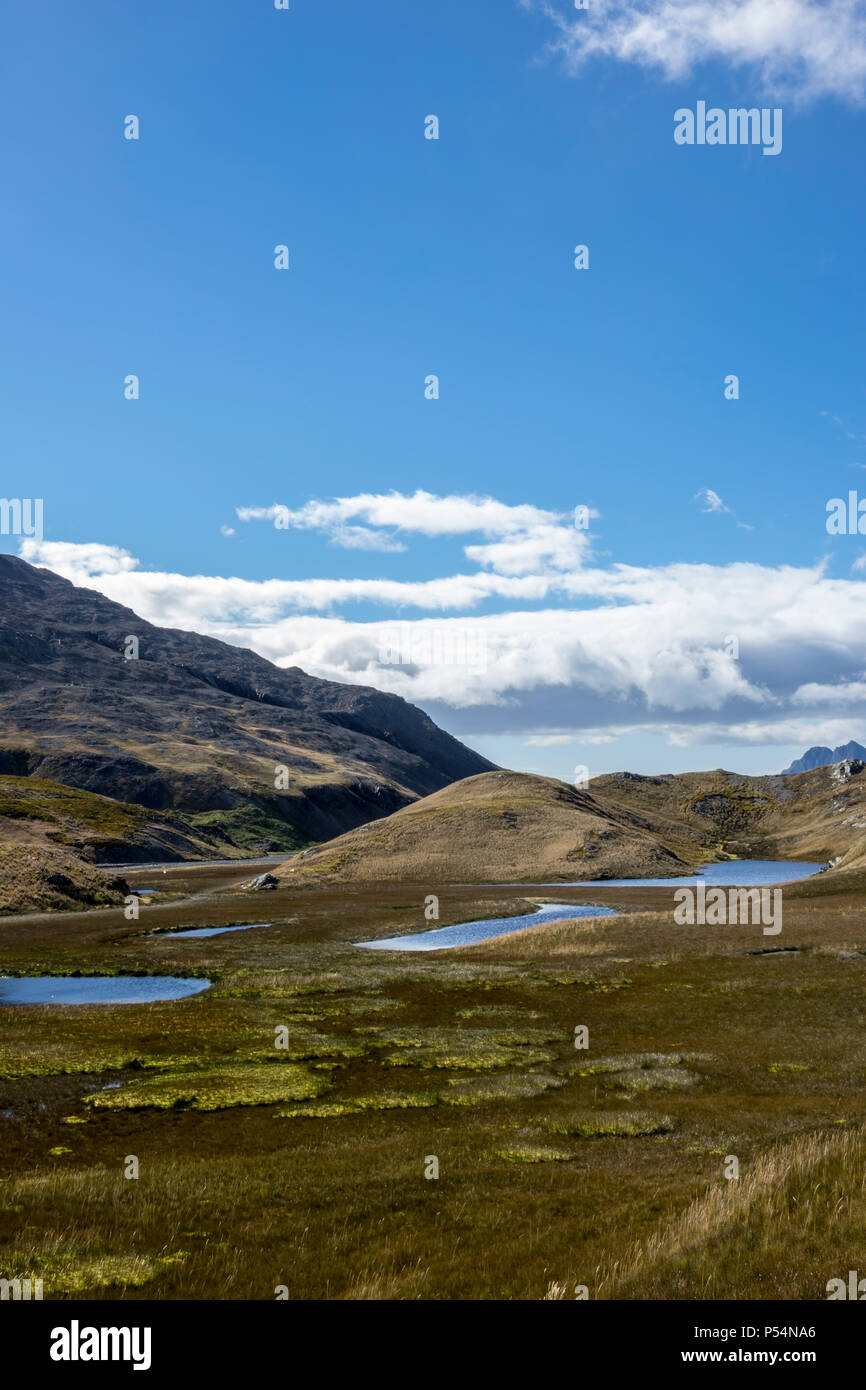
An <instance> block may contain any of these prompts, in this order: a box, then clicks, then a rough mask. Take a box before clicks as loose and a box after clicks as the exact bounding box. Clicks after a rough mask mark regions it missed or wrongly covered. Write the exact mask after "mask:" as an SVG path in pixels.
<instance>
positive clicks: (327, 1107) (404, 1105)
mask: <svg viewBox="0 0 866 1390" xmlns="http://www.w3.org/2000/svg"><path fill="white" fill-rule="evenodd" d="M438 1099H439V1097H438V1096H437V1094H436V1092H435V1091H378V1092H375V1093H373V1094H372V1095H365V1096H350V1097H348V1098H347V1099H345V1100H331V1101H323V1102H321V1103H320V1104H317V1105H299V1106H295V1107H294V1108H293V1109H291V1110H278V1111H277V1113H276V1116H275V1117H274V1118H275V1119H278V1120H298V1119H304V1118H312V1119H317V1120H319V1119H333V1118H334V1117H335V1116H338V1115H360V1114H363V1113H364V1112H365V1111H369V1110H424V1109H428V1108H429V1107H430V1106H433V1105H436V1104H437V1102H438Z"/></svg>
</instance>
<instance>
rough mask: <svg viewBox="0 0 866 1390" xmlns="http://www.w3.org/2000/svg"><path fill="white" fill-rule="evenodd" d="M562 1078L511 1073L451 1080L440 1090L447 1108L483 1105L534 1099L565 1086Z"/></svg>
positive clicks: (530, 1073)
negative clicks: (498, 1101)
mask: <svg viewBox="0 0 866 1390" xmlns="http://www.w3.org/2000/svg"><path fill="white" fill-rule="evenodd" d="M564 1085H565V1082H564V1080H563V1079H562V1077H559V1076H552V1075H550V1074H549V1073H545V1072H529V1073H528V1074H526V1075H523V1074H522V1073H520V1072H507V1073H505V1074H504V1075H500V1076H473V1077H469V1078H468V1079H461V1080H457V1079H456V1078H455V1079H454V1080H451V1081H449V1082H448V1085H447V1088H446V1089H445V1090H444V1091H440V1093H439V1099H440V1100H441V1101H442V1103H443V1104H444V1105H482V1104H484V1103H485V1102H488V1101H497V1100H531V1099H533V1098H534V1097H535V1096H540V1095H543V1094H544V1092H545V1091H549V1090H550V1089H551V1088H553V1087H558V1086H564Z"/></svg>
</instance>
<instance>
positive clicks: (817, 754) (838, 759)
mask: <svg viewBox="0 0 866 1390" xmlns="http://www.w3.org/2000/svg"><path fill="white" fill-rule="evenodd" d="M851 761H862V762H866V748H864V747H863V744H862V743H857V742H856V741H855V740H854V739H853V738H852V739H850V740H849V742H848V743H844V744H842V745H841V746H840V747H839V748H824V747H822V746H820V745H817V744H816V745H815V747H814V748H809V749H807V751H806V752H805V753H804V754H803V756H802V758H797V759H795V761H794V762H792V763H791V766H790V767H786V768H785V770H784V772H783V773H782V776H783V777H788V776H794V775H796V773H798V772H812V771H813V770H814V769H815V768H816V767H829V766H830V764H831V763H842V762H851Z"/></svg>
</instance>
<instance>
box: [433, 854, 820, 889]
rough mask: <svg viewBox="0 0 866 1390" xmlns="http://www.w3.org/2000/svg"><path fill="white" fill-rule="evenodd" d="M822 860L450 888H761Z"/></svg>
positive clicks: (804, 874)
mask: <svg viewBox="0 0 866 1390" xmlns="http://www.w3.org/2000/svg"><path fill="white" fill-rule="evenodd" d="M823 868H824V864H823V863H820V864H813V863H811V862H810V861H808V860H805V859H726V860H725V861H724V862H723V863H721V864H703V865H702V866H701V872H700V873H699V874H697V875H695V874H692V875H688V874H686V876H685V877H684V878H582V879H575V880H574V881H573V882H572V883H567V882H563V881H562V880H560V881H559V882H558V883H477V884H475V883H454V884H452V885H451V886H452V888H694V887H695V886H696V885H697V884H698V883H705V884H706V885H707V887H708V888H763V887H765V886H766V885H767V884H770V883H794V882H795V881H796V880H797V879H800V878H811V877H812V875H813V874H817V873H818V871H819V869H823Z"/></svg>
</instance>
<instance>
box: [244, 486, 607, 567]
mask: <svg viewBox="0 0 866 1390" xmlns="http://www.w3.org/2000/svg"><path fill="white" fill-rule="evenodd" d="M237 515H238V519H239V520H240V521H270V522H272V523H273V524H274V526H275V527H276V528H277V529H278V530H285V531H288V530H304V531H319V532H321V533H322V534H324V535H326V536H327V537H328V538H329V540H330V541H331V543H332V544H334V545H338V546H342V547H344V548H346V549H356V550H381V551H389V552H398V551H402V550H405V549H406V546H405V543H404V542H403V541H402V540H401V539H400V537H399V536H398V535H397V532H402V533H404V534H410V533H414V534H415V535H421V536H426V537H429V538H432V539H442V538H444V537H448V536H465V535H470V534H472V533H477V534H480V535H482V536H484V537H485V544H483V545H467V546H465V547H464V554H465V555H466V558H467V559H469V560H471V561H472V562H473V563H474V564H477V565H481V566H483V567H485V568H488V569H491V570H493V571H495V572H496V573H498V574H503V575H523V574H532V573H533V572H535V571H536V570H537V569H538V568H539V567H543V568H552V569H556V570H570V569H573V568H576V567H577V566H578V565H580V564H582V563H583V562H584V560H585V559H586V558H587V556H588V554H589V544H590V543H589V535H588V532H587V531H586V530H583V529H578V528H577V527H576V526H575V525H574V524H573V513H572V514H565V513H561V512H551V511H545V510H543V509H542V508H540V507H533V506H530V505H528V504H521V505H518V506H510V505H508V504H507V503H504V502H499V501H497V500H496V499H495V498H493V497H475V496H460V495H451V496H448V497H437V496H436V495H435V494H434V493H430V492H422V491H420V490H419V491H417V492H415V493H413V494H412V495H411V496H409V495H407V494H405V493H401V492H389V493H361V494H359V495H358V496H357V497H338V498H335V499H334V500H333V501H330V502H320V501H313V502H307V503H306V505H305V506H303V507H299V508H297V509H295V510H293V509H292V508H291V507H287V506H286V505H285V504H284V503H281V502H274V503H272V504H271V505H270V506H268V507H249V506H248V507H238V508H237ZM597 515H598V513H597V512H594V511H591V510H589V509H587V517H594V516H597ZM358 522H361V523H362V524H361V525H358V524H357V523H358Z"/></svg>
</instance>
